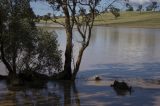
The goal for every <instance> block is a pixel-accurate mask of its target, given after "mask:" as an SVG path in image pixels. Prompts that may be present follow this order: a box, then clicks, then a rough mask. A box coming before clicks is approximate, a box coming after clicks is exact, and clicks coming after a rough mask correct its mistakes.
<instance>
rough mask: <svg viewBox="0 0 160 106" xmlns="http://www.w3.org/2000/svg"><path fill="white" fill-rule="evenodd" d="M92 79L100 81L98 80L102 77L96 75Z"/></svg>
mask: <svg viewBox="0 0 160 106" xmlns="http://www.w3.org/2000/svg"><path fill="white" fill-rule="evenodd" d="M94 80H95V81H100V80H102V79H101V78H100V76H98V75H96V76H95V77H94Z"/></svg>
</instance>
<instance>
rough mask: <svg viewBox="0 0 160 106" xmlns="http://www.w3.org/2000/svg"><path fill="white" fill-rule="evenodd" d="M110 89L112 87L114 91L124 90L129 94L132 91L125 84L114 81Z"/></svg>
mask: <svg viewBox="0 0 160 106" xmlns="http://www.w3.org/2000/svg"><path fill="white" fill-rule="evenodd" d="M111 87H113V88H114V89H118V90H126V91H130V92H131V90H132V87H131V86H128V85H127V83H125V82H119V81H117V80H115V81H114V83H113V84H112V85H111Z"/></svg>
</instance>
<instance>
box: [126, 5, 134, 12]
mask: <svg viewBox="0 0 160 106" xmlns="http://www.w3.org/2000/svg"><path fill="white" fill-rule="evenodd" d="M126 7H127V9H126V11H133V10H134V9H133V7H132V5H131V4H129V3H126Z"/></svg>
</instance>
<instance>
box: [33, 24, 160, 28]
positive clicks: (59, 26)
mask: <svg viewBox="0 0 160 106" xmlns="http://www.w3.org/2000/svg"><path fill="white" fill-rule="evenodd" d="M38 24H39V25H38ZM36 26H37V27H48V28H63V26H61V25H59V24H55V23H47V24H46V23H37V24H36ZM94 26H103V27H122V28H144V29H160V25H159V26H139V25H123V23H122V24H116V23H115V24H95V25H94ZM75 28H76V27H75Z"/></svg>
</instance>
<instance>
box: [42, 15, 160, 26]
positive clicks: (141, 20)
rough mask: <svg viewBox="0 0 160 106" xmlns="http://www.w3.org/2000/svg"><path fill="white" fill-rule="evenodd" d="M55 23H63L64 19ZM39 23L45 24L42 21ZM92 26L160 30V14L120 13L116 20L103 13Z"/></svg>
mask: <svg viewBox="0 0 160 106" xmlns="http://www.w3.org/2000/svg"><path fill="white" fill-rule="evenodd" d="M57 21H58V22H64V18H59V19H57ZM40 22H41V23H45V21H43V20H41V21H40ZM47 23H48V24H52V23H53V22H52V21H48V22H47ZM94 25H107V26H126V27H144V28H160V12H142V13H140V12H121V13H120V17H118V18H117V19H115V17H114V16H113V15H112V14H111V13H104V14H101V15H99V16H97V17H96V19H95V23H94Z"/></svg>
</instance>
